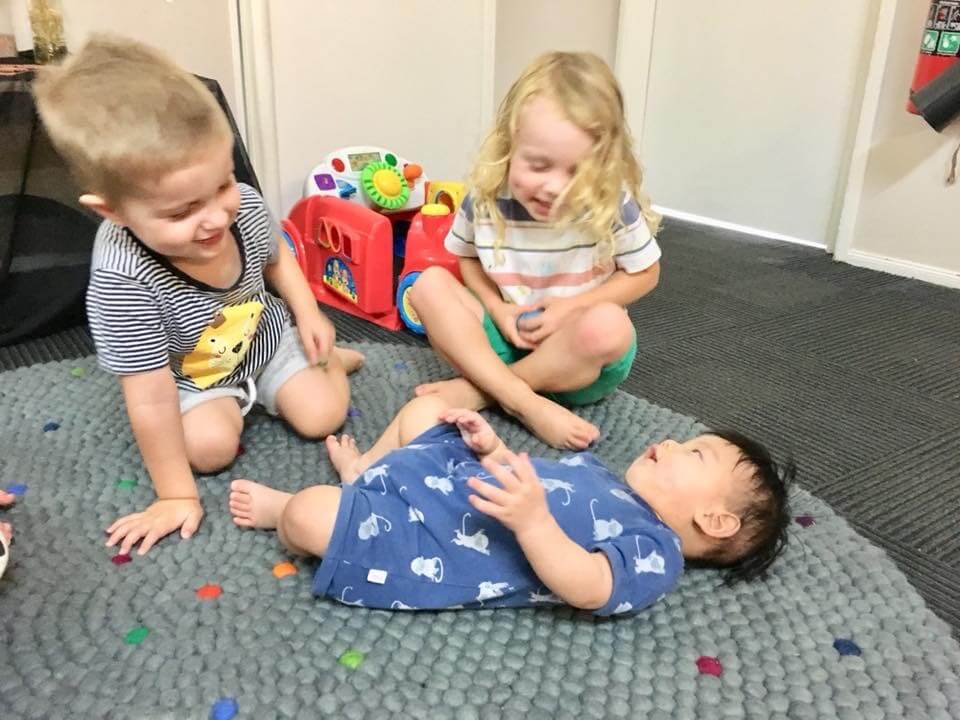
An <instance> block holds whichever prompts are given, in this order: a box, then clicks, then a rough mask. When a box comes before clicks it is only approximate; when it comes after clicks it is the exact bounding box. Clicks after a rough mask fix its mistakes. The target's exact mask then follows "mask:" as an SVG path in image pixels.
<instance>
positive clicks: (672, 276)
mask: <svg viewBox="0 0 960 720" xmlns="http://www.w3.org/2000/svg"><path fill="white" fill-rule="evenodd" d="M660 239H661V244H662V246H663V249H664V259H663V274H662V279H661V283H660V286H659V287H658V288H657V289H656V291H655V292H654V293H653V294H651V295H650V296H649V297H647V298H644V299H643V300H641V301H640V302H638V303H637V304H636V305H635V306H633V307H631V308H630V314H631V317H632V318H633V320H634V323H635V325H636V326H637V331H638V336H639V338H640V352H639V354H638V356H637V361H636V362H635V364H634V367H633V371H632V373H631V376H630V378H629V380H628V381H627V383H626V384H625V386H624V388H623V389H624V390H626V391H628V392H630V393H632V394H634V395H636V396H638V397H642V398H645V399H647V400H650V401H651V402H655V403H658V404H660V405H663V406H666V407H669V408H671V409H673V410H675V411H676V412H679V413H684V414H687V415H690V416H693V417H696V418H697V419H699V420H700V421H702V422H704V423H706V424H708V425H711V426H714V427H716V426H724V425H730V426H734V427H736V428H738V429H741V430H743V431H744V432H747V433H749V434H752V435H755V436H756V437H758V439H760V440H762V441H764V442H766V443H768V444H769V445H770V446H771V447H773V448H774V449H775V450H776V452H777V454H778V455H780V456H781V457H783V456H786V455H788V454H789V455H792V456H794V457H795V458H796V460H797V462H798V464H799V469H800V473H799V481H800V483H801V485H802V486H803V487H805V488H806V489H808V490H810V491H811V492H813V493H814V494H815V495H817V496H818V497H821V498H823V499H824V500H826V501H827V502H829V503H830V504H831V505H832V506H833V507H834V508H835V509H836V510H837V511H838V512H839V513H840V514H842V515H844V516H845V517H846V518H847V520H848V521H849V522H850V523H851V524H852V525H853V526H854V527H855V528H856V529H857V530H858V531H859V532H860V533H861V534H863V535H865V536H866V537H868V538H869V539H870V540H872V541H873V542H874V543H876V544H877V545H879V546H880V547H882V548H884V549H885V550H886V551H887V552H888V554H889V555H890V556H891V557H892V558H893V560H894V561H895V562H896V563H897V565H898V566H899V567H900V568H901V569H902V570H903V571H904V572H905V573H906V575H907V576H908V577H909V579H910V581H911V582H912V584H913V585H914V586H915V587H916V588H917V589H918V591H919V592H920V594H921V595H922V596H923V597H924V599H925V600H926V602H927V603H928V605H929V606H930V607H931V609H933V611H934V612H935V613H937V614H938V615H939V616H940V617H942V618H943V619H944V620H946V621H947V622H948V623H949V624H950V626H951V627H952V628H953V631H954V634H955V635H958V634H960V520H958V518H960V372H958V370H960V321H958V320H960V291H954V290H948V289H944V288H940V287H936V286H933V285H929V284H926V283H922V282H918V281H914V280H907V279H903V278H900V277H896V276H893V275H887V274H883V273H878V272H873V271H870V270H863V269H860V268H855V267H851V266H848V265H844V264H840V263H835V262H833V260H832V258H831V257H830V256H828V255H827V254H825V253H823V252H822V251H820V250H816V249H812V248H806V247H800V246H796V245H790V244H785V243H779V242H774V241H766V240H759V239H756V238H751V237H747V236H743V235H740V234H737V233H732V232H727V231H721V230H714V229H710V228H704V227H701V226H694V225H688V224H685V223H681V222H678V221H671V220H668V221H667V222H666V224H665V228H664V230H663V232H662V235H661V238H660ZM330 315H331V316H332V317H333V318H334V321H335V322H336V324H337V327H338V332H339V334H340V337H342V338H343V339H345V340H363V341H374V342H384V343H401V344H414V345H416V344H423V341H422V339H420V338H416V337H414V336H412V335H410V334H409V333H406V332H401V333H390V332H387V331H384V330H382V329H380V328H378V327H376V326H373V325H371V324H369V323H365V322H363V321H360V320H357V319H355V318H352V317H349V316H347V315H343V314H341V313H337V312H333V311H332V312H331V313H330ZM90 352H92V345H91V344H90V340H89V336H88V335H87V334H86V332H85V331H83V330H82V329H75V330H70V331H67V332H64V333H60V334H59V335H56V336H51V337H50V338H45V339H42V340H37V341H32V342H30V343H25V344H23V345H20V346H15V347H8V348H0V369H10V368H14V367H19V366H23V365H29V364H32V363H36V362H44V361H48V360H55V359H60V358H67V357H79V356H82V355H86V354H89V353H90Z"/></svg>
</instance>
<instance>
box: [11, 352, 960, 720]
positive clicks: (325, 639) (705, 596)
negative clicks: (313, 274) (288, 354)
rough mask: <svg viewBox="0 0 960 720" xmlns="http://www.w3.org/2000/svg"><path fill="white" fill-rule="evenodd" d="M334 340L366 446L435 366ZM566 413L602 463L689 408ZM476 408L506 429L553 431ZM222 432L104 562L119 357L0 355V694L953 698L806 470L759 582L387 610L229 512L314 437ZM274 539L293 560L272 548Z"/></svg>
mask: <svg viewBox="0 0 960 720" xmlns="http://www.w3.org/2000/svg"><path fill="white" fill-rule="evenodd" d="M355 347H358V348H360V349H362V350H364V351H365V352H366V353H367V357H368V362H367V366H366V367H365V368H364V369H363V370H362V371H361V372H360V373H359V374H358V375H357V376H355V378H354V383H353V387H354V400H353V408H352V409H351V412H350V417H349V418H348V421H347V425H346V428H345V429H346V431H347V432H350V433H351V434H353V435H355V436H356V437H357V438H358V440H359V441H360V442H361V444H363V445H366V444H369V443H370V442H371V441H372V440H373V439H374V438H375V437H376V435H377V434H378V433H379V432H380V431H381V430H382V429H383V427H384V426H385V424H386V422H387V421H388V420H389V418H390V417H392V416H393V414H394V413H395V412H396V411H397V409H398V408H399V407H400V406H401V405H402V404H403V402H404V401H405V400H406V399H407V398H408V397H410V395H411V392H412V389H413V387H414V385H415V384H416V383H417V382H420V381H423V380H425V379H429V378H437V377H440V376H442V375H443V374H444V370H443V368H442V366H441V365H440V363H439V362H438V361H437V360H436V359H435V358H434V357H433V355H432V354H431V353H430V351H429V350H423V349H419V348H412V347H402V346H392V345H374V344H358V345H355ZM584 415H585V416H586V417H588V418H589V419H590V420H592V421H593V422H596V423H597V424H599V425H600V427H602V428H603V429H604V436H603V439H602V441H601V442H600V444H599V446H598V448H597V449H596V454H597V455H598V456H600V457H601V458H602V459H603V460H604V461H606V462H607V463H608V464H610V466H611V467H612V468H613V469H614V470H615V471H618V472H622V471H623V470H624V469H625V468H626V466H627V465H628V464H629V463H630V461H631V460H632V459H633V458H634V457H635V456H636V455H637V454H638V453H639V452H640V451H642V450H643V448H644V447H646V446H647V444H649V443H650V442H651V441H655V440H659V439H662V438H663V437H665V436H672V437H676V438H680V439H683V438H686V437H690V436H692V435H694V434H696V433H697V432H698V431H700V430H701V429H702V427H701V426H700V425H698V424H697V423H696V422H695V421H694V420H693V419H692V418H689V417H686V416H683V415H679V414H677V413H674V412H672V411H670V410H667V409H664V408H660V407H657V406H654V405H651V404H649V403H646V402H644V401H643V400H638V399H636V398H634V397H632V396H629V395H627V394H624V393H618V394H616V395H615V396H614V397H613V398H611V399H610V400H608V401H607V402H605V403H601V404H599V405H597V406H593V407H590V408H587V409H586V411H585V412H584ZM494 424H495V426H496V427H497V429H498V430H499V431H500V432H501V434H502V436H503V437H504V439H505V440H506V441H507V443H508V444H510V445H512V446H513V447H514V448H515V449H517V450H521V449H525V450H529V451H531V452H538V453H541V454H555V453H549V452H546V453H545V452H544V448H543V447H542V446H541V445H540V444H539V443H538V442H537V441H536V440H534V439H533V438H531V437H530V436H529V434H527V433H526V432H524V431H523V430H522V429H521V428H519V427H518V426H516V425H514V424H513V423H511V422H509V421H507V420H505V419H504V418H501V417H497V416H495V417H494ZM243 445H244V447H245V450H246V452H245V454H244V455H242V456H241V457H240V458H238V460H237V461H236V463H235V464H234V466H233V467H232V468H231V469H230V471H229V472H226V473H222V474H221V475H217V476H213V477H204V478H201V480H200V489H201V493H202V496H203V501H204V506H205V509H206V513H207V514H206V517H205V518H204V521H203V525H202V526H201V529H200V532H199V533H198V534H197V535H196V536H195V537H194V538H193V539H192V540H189V541H181V540H179V539H177V538H168V539H166V540H165V541H163V542H162V543H161V544H160V545H159V546H158V547H156V548H155V549H154V550H152V551H151V552H150V553H149V554H148V555H147V556H146V557H142V558H141V557H138V556H137V555H135V554H134V556H133V559H132V560H131V561H130V562H126V563H121V564H118V563H116V562H114V561H113V557H112V556H113V554H114V551H112V550H110V549H108V548H105V547H104V546H103V540H104V535H103V529H104V528H105V527H106V526H107V525H108V524H109V523H110V522H112V521H113V520H114V519H115V518H116V517H118V516H119V515H121V514H125V513H128V512H132V511H135V510H137V509H142V508H143V507H145V506H146V505H147V504H148V503H149V502H150V500H151V498H152V497H153V493H152V490H151V486H150V481H149V479H148V477H147V476H146V474H145V472H144V470H143V468H142V465H141V462H140V458H139V454H138V452H137V448H136V446H135V445H134V443H133V439H132V437H131V435H130V432H129V429H128V427H127V421H126V417H125V415H124V411H123V407H122V404H121V399H120V393H119V388H118V385H117V383H116V381H115V380H114V379H113V378H112V377H110V376H108V375H106V374H105V373H103V372H101V371H100V370H98V369H97V368H96V365H95V362H94V360H93V358H84V359H82V360H74V361H65V362H56V363H48V364H45V365H37V366H34V367H30V368H25V369H19V370H14V371H10V372H5V373H0V487H5V488H11V487H12V488H13V490H14V491H15V492H17V493H18V494H19V495H20V498H19V501H18V503H17V505H16V506H15V508H14V509H12V510H10V511H8V512H5V513H0V517H2V518H3V519H7V520H11V521H12V522H13V523H14V525H15V528H16V538H17V542H16V544H15V545H14V547H13V552H12V560H11V566H10V567H9V568H8V570H7V574H6V575H5V576H4V578H3V579H2V580H0V717H2V718H4V720H13V719H14V718H48V717H68V716H69V717H77V718H137V719H142V718H155V717H156V718H160V717H163V718H168V717H174V718H207V717H218V718H230V717H233V714H234V712H236V711H238V712H236V717H237V718H258V719H260V718H271V717H295V718H315V717H333V716H336V717H343V718H361V717H367V716H371V715H372V714H378V715H380V714H387V716H389V717H415V718H420V719H422V718H424V717H430V718H446V717H450V718H453V717H457V718H501V717H523V718H525V720H534V719H536V718H544V719H550V720H557V719H560V718H571V719H574V718H575V719H577V720H582V718H601V717H645V718H702V717H716V716H721V715H722V716H723V717H730V718H738V717H743V718H763V719H764V720H767V719H768V718H788V717H789V718H811V719H813V718H834V717H837V718H861V717H862V718H876V719H877V720H880V719H881V718H893V717H897V718H918V719H919V718H924V719H926V720H938V719H944V720H947V719H949V718H956V717H960V680H958V677H960V648H958V645H957V644H956V642H955V641H953V640H952V639H951V638H950V633H949V630H948V628H947V626H946V625H945V624H944V623H943V622H942V621H940V620H939V619H937V618H936V617H935V616H934V615H933V614H932V613H931V612H930V611H929V610H927V608H926V607H925V606H924V603H923V600H922V599H921V598H920V596H919V595H918V594H917V593H916V591H915V590H914V589H913V588H912V587H911V586H910V585H909V584H908V582H907V581H906V579H905V578H904V576H903V575H902V574H901V573H900V572H899V571H898V570H897V569H896V567H895V566H894V564H893V563H892V562H891V561H890V560H889V559H888V558H887V557H886V556H885V555H884V554H883V552H882V551H880V550H879V549H877V548H876V547H874V546H872V545H870V544H869V543H868V542H867V541H866V540H865V539H863V538H862V537H860V536H859V535H857V534H856V533H854V532H853V531H852V530H851V529H850V527H849V526H848V525H847V523H846V522H845V521H844V520H843V519H842V518H840V517H838V516H837V515H835V514H834V513H833V512H832V511H831V510H830V509H829V508H828V507H827V506H826V505H825V504H824V503H822V502H820V501H819V500H817V499H816V498H814V497H812V496H810V495H809V494H808V493H806V492H804V491H802V490H796V491H794V495H793V513H794V515H796V516H797V522H795V523H794V524H793V525H792V526H791V537H790V544H789V547H788V550H787V553H786V555H785V557H784V558H783V559H782V560H781V561H780V563H779V564H778V566H777V567H776V569H775V571H774V572H773V573H772V575H771V577H770V578H769V579H768V580H767V581H766V582H762V583H756V584H752V585H746V586H738V587H734V588H725V587H723V586H722V585H720V584H719V582H718V576H717V575H716V574H715V573H713V572H710V571H694V572H689V573H688V574H687V575H686V576H685V577H684V578H683V580H682V581H681V583H680V587H679V589H678V590H677V591H676V592H674V593H673V594H671V595H669V596H667V598H665V599H664V600H663V601H662V602H661V603H659V604H658V605H656V606H654V607H653V608H651V609H649V610H648V611H646V612H643V613H641V614H640V615H639V616H637V617H634V618H622V619H614V620H598V619H595V618H593V617H592V616H589V615H587V614H583V613H578V612H576V611H573V610H572V609H569V608H561V609H553V610H549V609H543V610H540V609H537V610H533V609H529V610H481V611H469V612H453V611H451V612H440V613H402V612H396V613H390V612H385V611H377V610H366V609H362V608H354V607H346V606H343V605H339V604H337V603H335V602H333V601H329V600H318V599H316V598H314V597H313V596H312V595H311V594H310V580H311V576H312V571H313V568H314V565H313V563H311V562H307V561H303V560H294V559H292V558H289V557H287V556H286V555H285V553H284V552H283V550H282V549H281V547H280V545H279V543H278V541H277V539H276V537H275V535H274V534H272V533H266V532H253V531H241V530H239V529H237V528H236V527H235V526H234V525H233V524H232V523H231V521H230V517H229V513H228V512H227V508H226V496H227V487H228V480H229V479H230V478H233V477H250V478H255V479H258V480H263V481H267V482H270V483H272V484H275V485H277V486H279V487H281V488H283V489H287V490H297V489H299V488H302V487H305V486H307V485H310V484H313V483H316V482H320V483H332V482H334V474H333V472H332V469H331V468H330V466H329V465H328V463H327V461H326V457H325V452H324V450H323V447H322V444H320V443H309V442H303V441H301V440H299V439H298V438H296V437H295V436H294V435H293V434H292V433H290V432H289V431H287V430H286V429H285V427H284V426H283V425H282V424H281V423H280V422H278V421H273V420H270V419H268V418H266V417H264V416H255V417H252V418H250V419H249V421H248V426H247V429H246V431H245V432H244V435H243ZM801 460H802V459H801ZM291 561H292V562H293V569H294V570H296V572H294V573H292V574H288V575H285V576H284V575H283V573H282V572H279V571H278V572H277V573H276V574H275V573H274V570H275V568H276V566H277V565H278V563H285V562H291ZM282 567H283V566H281V569H282ZM287 569H288V570H289V569H290V568H287ZM278 575H280V576H281V577H278ZM217 713H219V714H217Z"/></svg>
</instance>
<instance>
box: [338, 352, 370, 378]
mask: <svg viewBox="0 0 960 720" xmlns="http://www.w3.org/2000/svg"><path fill="white" fill-rule="evenodd" d="M333 351H334V352H335V353H336V354H337V359H338V360H339V361H340V364H341V365H343V369H344V370H345V371H346V373H347V375H349V374H351V373H355V372H356V371H357V370H359V369H360V368H362V367H363V362H364V360H366V358H365V357H364V356H363V353H362V352H360V351H358V350H351V349H350V348H342V347H335V348H334V349H333Z"/></svg>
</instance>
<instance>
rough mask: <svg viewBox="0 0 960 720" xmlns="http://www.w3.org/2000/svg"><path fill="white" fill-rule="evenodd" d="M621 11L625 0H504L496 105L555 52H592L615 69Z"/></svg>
mask: <svg viewBox="0 0 960 720" xmlns="http://www.w3.org/2000/svg"><path fill="white" fill-rule="evenodd" d="M625 1H626V2H632V0H625ZM619 8H620V0H590V1H589V3H586V2H584V0H500V2H498V3H497V35H496V69H495V80H494V102H495V103H496V104H499V103H500V101H501V100H502V99H503V96H504V95H506V94H507V90H509V89H510V85H511V84H513V81H514V80H516V79H517V77H518V76H519V75H520V73H521V72H522V71H523V69H524V68H525V67H526V66H527V64H529V62H530V61H531V60H533V59H534V58H535V57H537V56H538V55H540V54H542V53H545V52H548V51H550V50H571V51H590V52H593V53H596V54H597V55H599V56H600V57H602V58H603V59H604V60H606V61H607V63H609V65H610V67H613V64H614V56H615V54H616V47H617V17H618V13H619ZM491 120H492V118H491Z"/></svg>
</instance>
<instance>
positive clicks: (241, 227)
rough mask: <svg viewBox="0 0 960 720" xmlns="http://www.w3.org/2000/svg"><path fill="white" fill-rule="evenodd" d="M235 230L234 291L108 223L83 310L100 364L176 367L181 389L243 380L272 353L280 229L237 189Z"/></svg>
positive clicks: (126, 371)
mask: <svg viewBox="0 0 960 720" xmlns="http://www.w3.org/2000/svg"><path fill="white" fill-rule="evenodd" d="M239 187H240V208H239V210H238V211H237V217H236V220H235V221H234V225H233V227H232V228H231V230H232V232H233V236H234V237H235V239H236V241H237V245H238V248H239V250H240V257H241V262H242V271H241V273H240V277H239V278H238V279H237V281H236V282H235V283H234V284H233V285H232V286H231V287H229V288H215V287H211V286H209V285H206V284H204V283H202V282H200V281H198V280H196V279H194V278H191V277H190V276H188V275H186V274H185V273H183V272H181V271H180V270H178V269H177V268H176V267H174V266H173V265H172V264H171V263H170V261H169V260H168V259H167V258H166V257H164V256H163V255H160V254H158V253H156V252H154V251H152V250H151V249H149V248H148V247H146V246H145V245H144V244H143V243H141V242H140V241H139V240H138V239H137V238H136V236H134V234H133V233H132V232H131V231H130V230H129V229H128V228H126V227H123V226H120V225H117V224H115V223H113V222H110V221H109V220H104V221H103V223H101V225H100V229H99V230H98V232H97V238H96V241H95V242H94V248H93V260H92V264H91V272H90V284H89V286H88V289H87V314H88V316H89V320H90V329H91V332H92V334H93V339H94V343H95V345H96V348H97V360H98V361H99V364H100V365H101V366H102V367H103V368H104V369H105V370H108V371H109V372H111V373H114V374H117V375H134V374H138V373H144V372H149V371H151V370H157V369H159V368H162V367H165V366H167V365H169V366H170V369H171V371H172V372H173V375H174V379H175V381H176V384H177V386H178V387H179V388H181V389H183V390H188V391H191V390H194V391H195V390H202V389H206V388H209V387H216V386H223V385H236V384H240V383H241V382H243V381H244V380H246V379H247V378H249V377H253V376H255V375H256V374H257V373H258V372H259V371H260V369H261V368H263V366H264V365H266V363H267V362H268V361H269V360H270V358H271V357H273V354H274V353H275V352H276V349H277V345H278V344H279V342H280V335H281V334H282V332H283V328H284V325H285V324H286V323H287V322H288V314H287V309H286V306H285V305H284V303H283V301H282V300H280V299H279V298H278V297H276V296H274V295H273V294H271V293H270V292H269V291H268V290H267V289H266V287H265V283H264V274H263V273H264V270H265V268H266V266H267V265H268V264H270V263H274V262H276V260H277V257H278V255H277V253H278V241H277V233H276V231H275V229H276V224H275V222H274V221H273V220H272V218H271V216H270V213H269V212H268V210H267V207H266V205H265V204H264V202H263V198H261V197H260V195H259V193H257V191H256V190H254V189H253V188H252V187H250V186H248V185H243V184H241V185H240V186H239Z"/></svg>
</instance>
